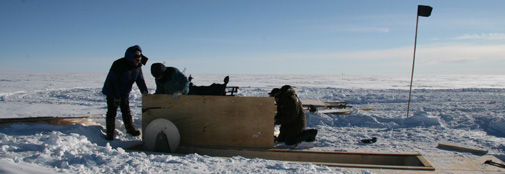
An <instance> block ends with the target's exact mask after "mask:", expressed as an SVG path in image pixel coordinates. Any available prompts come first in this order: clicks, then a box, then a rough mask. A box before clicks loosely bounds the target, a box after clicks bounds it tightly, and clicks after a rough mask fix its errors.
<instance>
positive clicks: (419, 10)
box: [417, 5, 433, 17]
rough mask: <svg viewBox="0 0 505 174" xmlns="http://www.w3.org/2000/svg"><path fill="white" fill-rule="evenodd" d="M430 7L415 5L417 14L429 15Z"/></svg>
mask: <svg viewBox="0 0 505 174" xmlns="http://www.w3.org/2000/svg"><path fill="white" fill-rule="evenodd" d="M432 10H433V8H432V7H430V6H426V5H419V6H417V16H423V17H429V16H430V15H431V11H432Z"/></svg>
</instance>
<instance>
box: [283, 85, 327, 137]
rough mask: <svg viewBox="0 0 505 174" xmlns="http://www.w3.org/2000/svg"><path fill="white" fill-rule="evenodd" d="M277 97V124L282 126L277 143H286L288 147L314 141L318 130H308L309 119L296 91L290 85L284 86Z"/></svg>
mask: <svg viewBox="0 0 505 174" xmlns="http://www.w3.org/2000/svg"><path fill="white" fill-rule="evenodd" d="M275 97H276V102H277V115H276V118H275V124H280V125H281V127H280V133H279V136H278V137H277V139H276V141H277V142H284V143H285V144H286V145H296V144H299V143H301V142H303V141H314V140H315V139H316V135H317V130H316V129H306V122H307V119H306V117H305V113H304V112H303V107H302V102H301V101H300V99H298V96H296V94H295V90H294V89H293V88H292V87H291V86H289V85H284V86H283V87H282V88H281V89H280V91H279V92H277V93H276V94H275Z"/></svg>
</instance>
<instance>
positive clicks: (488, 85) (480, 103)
mask: <svg viewBox="0 0 505 174" xmlns="http://www.w3.org/2000/svg"><path fill="white" fill-rule="evenodd" d="M105 76H106V73H27V72H26V73H25V72H22V73H20V72H0V117H1V118H17V117H35V116H80V115H99V116H103V115H104V114H105V112H106V104H105V97H104V96H103V95H102V94H101V87H102V85H103V81H104V79H105ZM192 76H193V77H194V80H193V82H194V83H195V84H196V85H210V84H212V83H222V80H223V78H224V77H225V76H226V75H223V74H195V75H192ZM146 78H147V79H146V83H147V84H148V87H149V90H150V91H151V92H154V87H155V85H154V80H153V79H152V78H151V77H147V74H146ZM504 78H505V76H502V75H489V76H469V75H461V76H455V75H451V76H442V75H418V76H415V77H414V91H413V93H412V103H411V106H410V109H411V111H410V113H411V114H410V116H409V117H408V118H407V115H406V111H407V100H408V94H409V84H410V76H409V75H406V76H394V75H384V76H380V75H369V76H366V75H360V76H357V75H230V83H229V86H239V87H240V89H239V93H238V95H239V96H267V93H268V92H269V91H270V90H271V89H272V88H274V87H280V86H282V85H285V84H289V85H292V86H295V87H296V88H297V90H298V96H299V97H300V98H301V99H320V100H324V101H346V102H348V103H349V104H350V105H352V106H353V108H352V109H353V110H354V113H353V114H350V115H335V114H328V115H326V114H310V113H309V114H307V127H308V128H316V129H318V130H319V134H318V136H317V140H316V142H315V144H314V145H315V146H314V147H312V148H307V149H304V150H318V151H344V152H419V153H421V154H422V155H423V156H428V157H429V156H431V155H440V154H447V155H452V156H469V155H471V154H470V153H466V152H458V151H450V150H447V149H445V150H444V149H440V148H436V146H437V144H438V143H439V142H449V143H453V144H459V145H464V146H470V147H475V148H481V149H487V150H489V154H492V155H496V156H503V154H504V151H505V145H504V144H505V129H504V127H505V118H504V115H505V112H504V109H505V95H504V94H505V89H504V88H505V83H504V81H503V79H504ZM130 101H131V104H130V105H131V109H132V114H133V115H134V120H135V121H134V122H135V125H136V127H138V128H140V127H141V120H140V119H141V105H142V103H141V95H140V93H139V91H138V89H137V88H134V91H132V93H131V96H130ZM359 108H377V109H375V110H370V111H365V110H359ZM104 122H105V120H104V119H103V118H98V119H90V120H88V123H89V124H87V125H86V126H83V125H66V126H56V125H49V124H42V123H12V124H0V173H372V172H371V171H369V170H366V169H358V170H357V169H349V168H338V167H326V166H318V165H313V164H309V163H295V162H284V161H273V160H265V159H247V158H243V157H238V156H237V157H233V158H217V157H210V156H202V155H198V154H189V155H168V154H165V155H153V154H147V153H144V152H130V151H125V148H126V147H128V146H131V145H134V144H137V143H140V142H141V139H140V137H132V136H130V135H128V134H126V133H125V131H124V127H123V124H122V120H121V116H120V115H118V117H117V120H116V128H117V131H118V136H117V138H118V139H116V140H114V141H106V140H105V139H104V138H103V135H102V132H104ZM371 137H377V138H378V141H377V142H376V143H373V144H363V143H360V142H359V140H360V139H365V138H371ZM434 162H437V161H434Z"/></svg>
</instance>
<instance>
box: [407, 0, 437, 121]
mask: <svg viewBox="0 0 505 174" xmlns="http://www.w3.org/2000/svg"><path fill="white" fill-rule="evenodd" d="M432 10H433V8H432V7H430V6H425V5H418V6H417V19H416V36H415V39H414V56H413V58H412V73H411V75H410V90H409V102H408V105H407V118H409V111H410V96H411V95H412V82H413V81H414V65H415V63H416V47H417V28H418V24H419V16H423V17H429V16H430V15H431V11H432Z"/></svg>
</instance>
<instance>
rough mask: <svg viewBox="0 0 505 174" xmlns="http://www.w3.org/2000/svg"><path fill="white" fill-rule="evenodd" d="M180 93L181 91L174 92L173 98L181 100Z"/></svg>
mask: <svg viewBox="0 0 505 174" xmlns="http://www.w3.org/2000/svg"><path fill="white" fill-rule="evenodd" d="M179 94H180V92H174V93H173V94H172V99H173V100H179Z"/></svg>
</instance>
